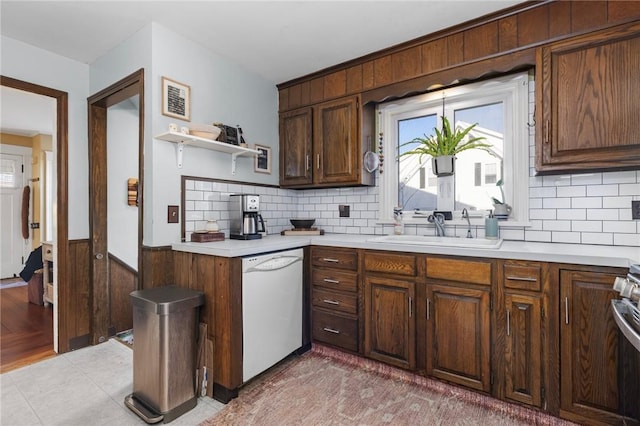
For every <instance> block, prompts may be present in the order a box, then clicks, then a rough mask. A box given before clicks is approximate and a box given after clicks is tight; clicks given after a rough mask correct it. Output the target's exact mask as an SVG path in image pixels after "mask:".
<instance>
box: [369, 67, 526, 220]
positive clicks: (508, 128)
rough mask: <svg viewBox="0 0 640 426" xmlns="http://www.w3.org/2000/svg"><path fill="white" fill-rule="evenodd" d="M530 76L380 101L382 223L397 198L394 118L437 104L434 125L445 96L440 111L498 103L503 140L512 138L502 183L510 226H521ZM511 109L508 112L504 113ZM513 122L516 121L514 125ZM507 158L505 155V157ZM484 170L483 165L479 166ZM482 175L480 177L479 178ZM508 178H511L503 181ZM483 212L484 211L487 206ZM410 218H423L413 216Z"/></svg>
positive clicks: (522, 74) (390, 216)
mask: <svg viewBox="0 0 640 426" xmlns="http://www.w3.org/2000/svg"><path fill="white" fill-rule="evenodd" d="M530 81H533V76H532V75H530V73H529V72H520V73H517V74H511V75H506V76H501V77H497V78H494V79H491V80H486V81H481V82H477V83H470V84H466V85H463V86H457V87H452V88H445V89H442V90H437V91H433V92H429V93H426V94H422V95H418V96H412V97H409V98H403V99H397V100H393V101H389V102H384V103H380V104H379V105H378V106H377V108H376V110H377V114H376V118H377V122H376V126H377V130H378V131H377V133H378V134H382V151H383V152H384V153H385V154H387V156H388V157H389V159H388V161H386V162H385V167H384V173H383V174H381V175H379V191H380V197H379V212H378V219H379V220H380V221H381V222H382V223H386V222H393V207H395V206H396V205H397V203H398V201H397V200H398V167H397V165H398V161H397V152H398V151H397V140H398V124H397V122H398V120H402V119H406V118H407V117H409V116H411V115H413V114H415V113H417V112H418V111H419V112H420V113H421V114H424V113H425V112H427V111H432V110H433V109H434V108H436V109H437V106H436V104H438V103H439V105H440V107H439V110H438V119H437V122H438V125H440V121H441V119H440V118H439V115H441V114H442V99H443V96H444V99H445V106H444V110H445V114H446V115H447V116H451V115H453V109H454V108H455V109H461V108H464V107H465V106H470V105H480V104H488V103H495V102H503V110H504V112H505V115H504V140H505V141H507V140H512V141H513V142H514V143H511V144H507V143H506V142H505V146H504V182H505V185H504V187H503V189H504V191H505V198H506V201H507V203H509V204H510V205H511V207H512V209H513V213H512V216H511V218H510V219H509V224H510V225H516V224H518V225H526V224H528V221H529V126H528V125H527V124H528V122H529V120H528V117H529V115H530V114H531V112H530V108H532V107H531V105H530V104H531V102H530V99H529V83H530ZM508 111H512V114H507V112H508ZM517 123H521V124H520V125H517ZM507 157H508V160H509V161H507ZM483 173H484V170H483ZM483 180H484V177H483ZM508 183H511V184H510V185H508ZM477 212H483V216H482V217H484V215H486V213H487V212H486V211H484V210H478V211H477ZM460 215H461V212H460V211H459V210H457V211H454V212H453V216H454V219H455V218H456V217H458V218H459V217H460ZM403 217H404V218H405V222H407V223H412V222H413V221H412V220H411V212H410V211H409V212H405V214H404V215H403ZM415 223H424V219H417V220H415Z"/></svg>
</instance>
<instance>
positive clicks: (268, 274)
mask: <svg viewBox="0 0 640 426" xmlns="http://www.w3.org/2000/svg"><path fill="white" fill-rule="evenodd" d="M303 259H304V252H303V250H302V249H301V248H300V249H294V250H288V251H280V252H276V253H269V254H264V255H259V256H252V257H245V258H243V259H242V382H243V383H245V382H247V381H248V380H250V379H251V378H252V377H255V376H257V375H258V374H260V373H262V372H263V371H265V370H266V369H268V368H269V367H271V366H273V365H275V364H276V363H278V361H280V360H282V359H284V358H285V357H286V356H287V355H289V354H290V353H292V352H293V351H295V350H296V349H299V348H300V347H301V346H302V264H303Z"/></svg>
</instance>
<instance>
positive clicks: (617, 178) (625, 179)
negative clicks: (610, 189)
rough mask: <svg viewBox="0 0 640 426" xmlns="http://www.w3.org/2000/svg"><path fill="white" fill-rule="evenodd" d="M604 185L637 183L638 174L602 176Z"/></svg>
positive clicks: (627, 173) (609, 174) (610, 173)
mask: <svg viewBox="0 0 640 426" xmlns="http://www.w3.org/2000/svg"><path fill="white" fill-rule="evenodd" d="M602 183H604V184H607V183H636V172H635V171H633V170H630V171H626V172H609V173H603V174H602Z"/></svg>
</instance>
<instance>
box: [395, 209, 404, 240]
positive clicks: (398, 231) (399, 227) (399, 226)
mask: <svg viewBox="0 0 640 426" xmlns="http://www.w3.org/2000/svg"><path fill="white" fill-rule="evenodd" d="M393 219H394V221H395V223H394V224H393V233H394V234H395V235H402V234H404V223H402V207H400V206H398V207H394V208H393Z"/></svg>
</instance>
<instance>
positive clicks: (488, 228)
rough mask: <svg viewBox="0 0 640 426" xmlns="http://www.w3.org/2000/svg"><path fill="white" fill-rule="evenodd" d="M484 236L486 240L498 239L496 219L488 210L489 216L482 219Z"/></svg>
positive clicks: (491, 211)
mask: <svg viewBox="0 0 640 426" xmlns="http://www.w3.org/2000/svg"><path fill="white" fill-rule="evenodd" d="M484 237H485V238H486V239H488V240H497V239H498V219H497V218H496V217H495V216H494V215H493V210H489V216H487V217H486V218H485V219H484Z"/></svg>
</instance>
